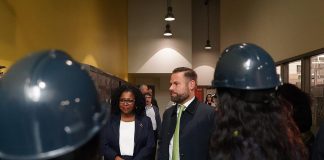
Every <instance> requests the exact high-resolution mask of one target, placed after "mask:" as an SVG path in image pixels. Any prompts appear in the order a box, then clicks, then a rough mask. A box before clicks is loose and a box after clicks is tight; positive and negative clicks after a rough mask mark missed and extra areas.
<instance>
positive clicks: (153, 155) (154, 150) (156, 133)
mask: <svg viewBox="0 0 324 160" xmlns="http://www.w3.org/2000/svg"><path fill="white" fill-rule="evenodd" d="M153 132H154V138H155V146H154V149H153V152H152V160H155V155H156V147H157V140H158V132H157V130H154V131H153Z"/></svg>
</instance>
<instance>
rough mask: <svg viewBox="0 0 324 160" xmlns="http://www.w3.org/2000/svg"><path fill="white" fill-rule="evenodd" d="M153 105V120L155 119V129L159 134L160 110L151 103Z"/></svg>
mask: <svg viewBox="0 0 324 160" xmlns="http://www.w3.org/2000/svg"><path fill="white" fill-rule="evenodd" d="M152 107H153V110H154V113H155V120H156V131H157V133H158V134H159V133H160V130H161V123H162V121H161V116H160V111H159V108H158V107H156V106H154V105H152Z"/></svg>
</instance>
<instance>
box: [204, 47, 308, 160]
mask: <svg viewBox="0 0 324 160" xmlns="http://www.w3.org/2000/svg"><path fill="white" fill-rule="evenodd" d="M279 85H280V82H279V79H278V76H277V74H276V70H275V64H274V61H273V60H272V58H271V56H270V55H269V54H268V53H267V52H266V51H264V50H263V49H262V48H260V47H258V46H256V45H254V44H246V43H242V44H235V45H232V46H230V47H228V48H227V49H225V51H224V52H223V53H222V56H221V57H220V59H219V61H218V63H217V66H216V70H215V74H214V80H213V86H214V87H216V89H217V93H218V98H219V105H218V106H219V112H217V113H218V116H216V129H215V132H214V133H213V135H212V139H211V146H210V155H211V159H213V160H227V159H230V160H288V159H291V160H292V159H294V160H301V159H307V151H306V149H305V146H304V144H303V142H302V140H301V138H300V133H299V131H298V129H297V127H296V125H295V123H294V122H293V120H292V117H291V116H290V114H288V111H287V109H286V107H285V106H283V105H282V103H281V102H280V101H279V99H278V98H277V96H276V87H277V86H279Z"/></svg>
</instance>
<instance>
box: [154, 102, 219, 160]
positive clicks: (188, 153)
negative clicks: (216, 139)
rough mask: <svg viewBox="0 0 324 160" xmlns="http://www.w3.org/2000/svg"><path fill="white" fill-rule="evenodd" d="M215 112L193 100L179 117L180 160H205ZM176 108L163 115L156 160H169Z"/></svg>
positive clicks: (207, 154) (207, 155)
mask: <svg viewBox="0 0 324 160" xmlns="http://www.w3.org/2000/svg"><path fill="white" fill-rule="evenodd" d="M214 116H215V111H214V109H213V108H212V107H210V106H209V105H207V104H204V103H201V102H199V101H198V100H197V98H195V99H194V100H193V101H192V102H191V103H190V105H189V106H188V107H187V109H186V110H185V111H183V113H182V115H181V121H180V131H179V134H180V135H179V138H180V139H179V150H180V159H181V160H207V159H209V153H208V147H209V140H210V137H211V133H212V131H213V128H214ZM176 121H177V106H176V105H175V106H172V107H171V108H169V109H167V110H166V111H165V112H164V114H163V121H162V129H161V137H160V142H159V151H158V159H159V160H168V159H169V144H170V140H171V138H172V136H173V133H174V131H175V127H176Z"/></svg>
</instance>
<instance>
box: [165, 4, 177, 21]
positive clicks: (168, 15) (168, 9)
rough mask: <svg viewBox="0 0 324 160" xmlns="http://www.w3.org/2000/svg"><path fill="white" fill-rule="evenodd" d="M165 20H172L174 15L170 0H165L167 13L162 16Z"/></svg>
mask: <svg viewBox="0 0 324 160" xmlns="http://www.w3.org/2000/svg"><path fill="white" fill-rule="evenodd" d="M164 20H165V21H169V22H170V21H174V20H175V18H174V15H173V13H172V7H171V0H167V14H166V15H165V18H164Z"/></svg>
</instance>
